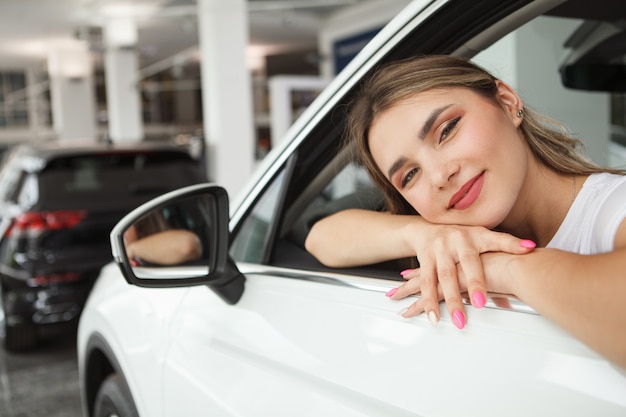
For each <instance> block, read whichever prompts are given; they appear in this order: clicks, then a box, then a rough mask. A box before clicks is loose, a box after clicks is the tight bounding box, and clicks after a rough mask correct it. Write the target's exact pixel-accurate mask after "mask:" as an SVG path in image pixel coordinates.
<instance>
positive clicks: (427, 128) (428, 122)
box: [420, 104, 452, 139]
mask: <svg viewBox="0 0 626 417" xmlns="http://www.w3.org/2000/svg"><path fill="white" fill-rule="evenodd" d="M450 106H452V104H448V105H445V106H441V107H439V108H436V109H435V110H433V111H432V113H430V117H428V119H426V122H425V123H424V126H422V131H421V132H420V139H424V138H425V137H426V135H427V134H428V132H430V129H432V127H433V125H434V124H435V121H436V120H437V118H438V117H439V115H440V114H441V113H443V112H444V111H445V110H446V109H447V108H448V107H450Z"/></svg>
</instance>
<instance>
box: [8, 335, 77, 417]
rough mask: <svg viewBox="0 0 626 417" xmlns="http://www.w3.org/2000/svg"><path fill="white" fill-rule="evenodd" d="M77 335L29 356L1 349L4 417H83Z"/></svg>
mask: <svg viewBox="0 0 626 417" xmlns="http://www.w3.org/2000/svg"><path fill="white" fill-rule="evenodd" d="M81 415H82V414H81V408H80V394H79V387H78V369H77V366H76V335H75V334H70V335H61V336H60V337H56V338H54V339H50V340H47V341H45V342H43V343H42V344H41V346H39V347H38V348H37V349H34V350H32V351H29V352H27V353H19V354H17V353H10V352H6V351H5V350H4V349H2V348H0V416H2V417H44V416H45V417H81Z"/></svg>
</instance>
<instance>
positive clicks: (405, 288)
mask: <svg viewBox="0 0 626 417" xmlns="http://www.w3.org/2000/svg"><path fill="white" fill-rule="evenodd" d="M420 277H421V274H420V273H419V270H418V271H417V272H416V273H415V274H413V278H411V279H408V280H407V281H406V282H405V283H404V284H402V285H400V286H399V287H397V288H395V289H394V290H395V291H394V290H391V291H390V292H388V293H387V296H388V297H389V298H391V299H392V300H401V299H403V298H405V297H408V296H410V295H415V294H418V293H419V292H420V291H421V281H420Z"/></svg>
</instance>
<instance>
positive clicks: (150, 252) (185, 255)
mask: <svg viewBox="0 0 626 417" xmlns="http://www.w3.org/2000/svg"><path fill="white" fill-rule="evenodd" d="M228 220H229V203H228V194H227V193H226V190H224V189H223V188H222V187H219V186H216V185H212V184H199V185H192V186H189V187H185V188H181V189H179V190H176V191H172V192H170V193H167V194H164V195H162V196H160V197H157V198H155V199H153V200H151V201H149V202H147V203H145V204H143V205H141V206H140V207H138V208H136V209H135V210H133V211H132V212H130V213H129V214H127V215H126V216H125V217H124V218H123V219H122V220H120V221H119V223H118V224H117V225H116V226H115V227H114V228H113V230H112V231H111V250H112V252H113V259H114V260H115V262H116V263H117V264H118V265H119V267H120V269H121V271H122V274H123V275H124V277H125V278H126V280H127V281H128V283H130V284H134V285H138V286H141V287H184V286H191V285H207V286H209V287H210V288H211V289H213V290H214V291H215V292H216V293H217V294H218V295H219V296H220V297H221V298H222V299H224V301H226V302H228V303H229V304H234V303H236V302H237V301H239V298H241V295H242V294H243V289H244V282H245V277H244V276H243V275H242V274H241V273H240V272H239V270H238V269H237V267H236V265H235V264H234V262H233V261H232V260H231V259H230V258H229V256H228V247H229V230H228Z"/></svg>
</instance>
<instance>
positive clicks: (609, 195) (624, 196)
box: [583, 173, 626, 250]
mask: <svg viewBox="0 0 626 417" xmlns="http://www.w3.org/2000/svg"><path fill="white" fill-rule="evenodd" d="M584 188H588V190H587V191H588V194H589V195H588V201H589V206H588V209H589V210H590V211H591V212H595V213H596V215H597V217H596V221H595V225H594V226H595V227H594V229H595V234H596V236H597V238H598V239H599V240H601V241H603V245H602V246H603V249H604V250H610V249H613V248H616V247H621V245H622V244H626V226H625V225H624V223H625V219H626V176H624V175H617V174H610V173H602V174H594V175H591V176H590V177H589V178H588V179H587V181H586V182H585V186H584V187H583V189H584ZM618 244H619V245H620V246H618Z"/></svg>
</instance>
